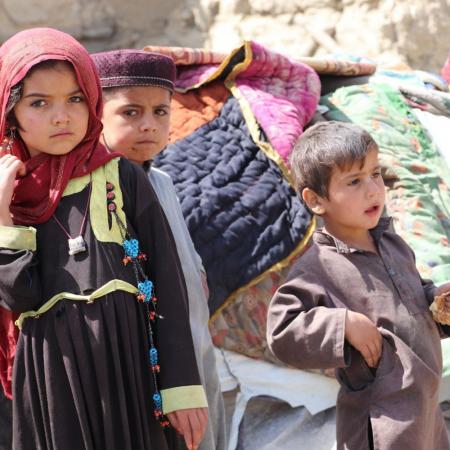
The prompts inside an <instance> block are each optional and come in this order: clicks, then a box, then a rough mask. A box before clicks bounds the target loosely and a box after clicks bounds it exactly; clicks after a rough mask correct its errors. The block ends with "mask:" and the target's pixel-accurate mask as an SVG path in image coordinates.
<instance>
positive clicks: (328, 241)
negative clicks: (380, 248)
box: [313, 217, 392, 254]
mask: <svg viewBox="0 0 450 450" xmlns="http://www.w3.org/2000/svg"><path fill="white" fill-rule="evenodd" d="M391 226H392V218H391V217H381V218H380V220H379V221H378V224H377V226H376V227H375V228H372V229H371V230H369V232H370V234H371V235H372V237H373V239H374V240H375V242H378V241H379V240H380V239H381V236H382V235H383V233H384V232H385V231H386V230H388V229H389V228H391ZM313 240H314V242H315V243H317V244H319V245H320V244H325V245H332V246H334V247H336V250H337V252H338V253H341V254H348V253H357V252H359V253H361V252H364V251H365V250H361V249H359V248H355V247H350V246H349V245H347V244H346V243H345V242H343V241H341V240H340V239H338V238H336V237H334V236H332V235H331V234H328V233H326V232H325V231H323V230H322V229H320V230H316V231H315V232H314V235H313Z"/></svg>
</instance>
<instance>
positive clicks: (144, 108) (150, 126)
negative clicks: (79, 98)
mask: <svg viewBox="0 0 450 450" xmlns="http://www.w3.org/2000/svg"><path fill="white" fill-rule="evenodd" d="M170 99H171V97H170V92H169V91H168V90H167V89H164V88H161V87H156V86H133V87H129V88H121V89H117V90H114V91H113V92H110V93H109V94H107V95H106V98H105V103H104V107H103V117H102V122H103V140H104V143H105V144H106V145H107V147H108V148H109V149H110V150H111V151H114V152H119V153H121V154H122V155H124V156H125V157H127V158H128V159H130V160H131V161H134V162H136V163H138V164H142V163H144V162H145V161H148V160H150V159H153V158H154V157H155V156H156V155H157V154H158V153H160V152H161V150H163V148H164V147H165V146H166V145H167V142H168V140H169V127H170Z"/></svg>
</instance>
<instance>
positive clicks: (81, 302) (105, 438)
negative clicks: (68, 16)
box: [0, 28, 207, 450]
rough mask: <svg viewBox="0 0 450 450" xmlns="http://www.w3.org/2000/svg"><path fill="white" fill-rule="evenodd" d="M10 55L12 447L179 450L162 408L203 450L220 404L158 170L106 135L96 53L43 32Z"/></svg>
mask: <svg viewBox="0 0 450 450" xmlns="http://www.w3.org/2000/svg"><path fill="white" fill-rule="evenodd" d="M0 60H1V66H0V140H1V141H2V142H3V140H4V139H6V145H5V146H4V148H2V149H0V305H1V306H2V307H3V308H6V309H7V310H9V311H13V312H15V313H20V317H19V319H18V321H17V322H16V324H17V325H18V326H19V328H20V329H21V332H20V334H19V338H18V342H17V347H16V348H15V349H14V348H12V347H14V345H12V342H11V340H9V339H8V340H5V339H1V340H0V363H1V364H0V367H4V362H5V361H4V359H5V355H11V354H14V351H15V362H14V367H13V385H12V388H13V389H12V394H13V445H12V447H13V448H14V449H15V450H36V449H55V450H94V449H96V450H100V449H108V450H124V449H133V450H168V445H167V441H166V438H165V435H164V432H163V429H162V426H163V427H164V426H167V425H168V421H167V418H166V416H165V414H164V413H169V414H170V413H173V412H174V411H177V412H178V411H181V412H180V414H179V415H180V416H181V418H182V419H180V422H182V424H181V427H182V428H183V431H184V433H185V437H186V440H187V441H188V447H189V448H190V449H194V448H196V447H197V442H199V441H200V439H201V434H202V427H201V423H200V422H201V421H202V416H204V415H205V409H206V408H205V407H206V405H207V403H206V397H205V394H204V389H203V387H202V386H201V383H200V378H199V374H198V370H197V367H196V363H195V353H194V348H193V344H192V337H191V332H190V327H189V324H188V320H189V318H188V311H187V308H186V304H187V292H186V287H185V282H184V278H183V274H182V269H181V266H180V262H179V258H178V254H177V250H176V247H175V244H174V241H173V237H172V234H171V232H170V229H169V226H168V224H167V221H166V219H165V216H164V213H163V212H162V210H161V207H160V204H159V202H158V200H157V198H156V194H155V192H154V190H153V188H152V187H151V185H150V184H149V183H148V180H147V178H146V176H145V174H144V173H143V172H142V170H141V169H140V168H139V167H136V166H135V165H134V164H132V163H130V162H129V161H127V160H126V159H123V158H120V157H119V156H120V155H118V154H114V153H110V152H108V151H107V150H106V148H105V147H104V146H103V145H102V144H101V143H100V142H99V138H100V132H101V129H102V125H101V117H100V114H101V111H102V95H101V87H100V82H99V78H98V74H97V71H96V69H95V66H94V63H93V62H92V59H91V58H90V57H89V54H88V52H87V51H86V49H84V48H83V47H82V46H81V45H80V44H79V43H78V42H77V41H76V40H75V39H74V38H72V37H71V36H69V35H67V34H66V33H63V32H60V31H57V30H53V29H49V28H37V29H32V30H26V31H22V32H20V33H18V34H16V35H15V36H13V37H12V38H11V39H9V40H8V41H6V42H5V43H4V44H3V45H2V47H1V48H0ZM168 267H170V271H168V270H167V268H168ZM156 296H157V297H158V301H156ZM3 311H5V310H4V309H0V316H2V315H3ZM0 323H2V324H4V321H3V320H1V321H0ZM3 335H4V333H1V334H0V336H3ZM6 363H7V364H9V363H10V359H7V361H6ZM180 366H181V367H182V370H179V369H178V367H180ZM5 372H6V373H5ZM5 372H3V371H2V373H0V376H1V377H2V382H3V383H4V384H5V386H6V387H7V388H8V387H9V381H10V380H9V379H8V378H4V377H5V375H7V374H8V373H9V371H5ZM162 403H164V405H162Z"/></svg>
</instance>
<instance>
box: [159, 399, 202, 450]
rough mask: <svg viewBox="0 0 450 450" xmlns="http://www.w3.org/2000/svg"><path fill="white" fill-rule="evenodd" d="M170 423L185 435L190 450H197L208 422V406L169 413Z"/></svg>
mask: <svg viewBox="0 0 450 450" xmlns="http://www.w3.org/2000/svg"><path fill="white" fill-rule="evenodd" d="M167 418H168V419H169V420H170V423H171V424H172V426H173V427H174V428H175V430H177V431H178V433H180V434H181V435H183V437H184V442H186V447H187V448H188V450H197V448H198V446H199V445H200V442H201V441H202V439H203V435H204V434H205V429H206V424H207V423H208V408H190V409H179V410H178V411H174V412H171V413H168V414H167Z"/></svg>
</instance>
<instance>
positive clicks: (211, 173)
mask: <svg viewBox="0 0 450 450" xmlns="http://www.w3.org/2000/svg"><path fill="white" fill-rule="evenodd" d="M262 139H264V137H263V136H262ZM155 166H156V167H159V168H160V169H162V170H164V171H165V172H167V173H168V174H169V175H170V176H171V178H172V180H173V182H174V184H175V188H176V190H177V194H178V196H179V199H180V202H181V206H182V210H183V214H184V216H185V219H186V223H187V225H188V228H189V231H190V233H191V236H192V239H193V241H194V244H195V246H196V248H197V251H198V252H199V254H200V256H201V257H202V260H203V265H204V266H205V269H206V271H207V275H208V284H209V288H210V300H209V305H210V310H211V313H213V312H214V311H216V310H217V309H218V308H219V307H220V306H221V305H222V304H223V302H224V301H225V300H226V299H227V297H229V296H230V295H231V294H232V293H233V292H235V291H236V290H237V289H239V288H241V287H243V286H246V285H247V284H248V283H250V282H251V281H252V280H253V279H255V278H256V277H258V276H259V275H261V274H262V273H263V272H265V271H266V270H268V269H269V268H271V267H272V266H274V264H276V263H278V262H279V261H281V260H283V259H284V258H286V257H287V256H289V255H290V254H291V253H292V252H293V250H294V249H295V248H296V247H297V246H298V245H299V243H300V242H301V241H302V239H303V237H304V236H305V234H306V231H307V229H308V227H309V226H310V223H311V216H310V214H309V213H308V212H307V210H306V209H305V208H304V206H303V205H302V204H301V202H300V201H299V199H298V197H297V196H296V193H295V192H294V190H293V189H292V187H291V186H290V185H289V183H288V182H287V181H286V179H285V178H284V177H283V175H282V172H281V170H280V168H279V167H278V165H277V164H275V163H274V162H273V161H272V160H271V159H269V158H268V157H267V156H266V155H265V154H264V153H263V152H262V151H261V150H260V149H259V147H258V146H257V145H256V144H255V143H254V141H253V140H252V138H251V137H250V134H249V131H248V128H247V125H246V122H245V120H244V117H243V115H242V112H241V108H240V106H239V104H238V102H237V100H236V99H235V98H234V97H229V98H228V100H227V101H226V103H225V104H224V106H223V108H222V109H221V111H220V113H219V115H218V116H217V117H216V118H215V119H214V120H212V121H210V122H208V123H206V124H205V125H203V126H201V127H200V128H198V129H197V130H196V131H195V132H193V133H192V134H190V135H189V136H187V137H185V138H184V139H181V140H179V141H177V142H175V143H173V144H171V145H169V146H168V147H167V149H166V150H165V151H164V152H163V153H162V154H161V155H159V156H158V157H157V159H156V160H155Z"/></svg>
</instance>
